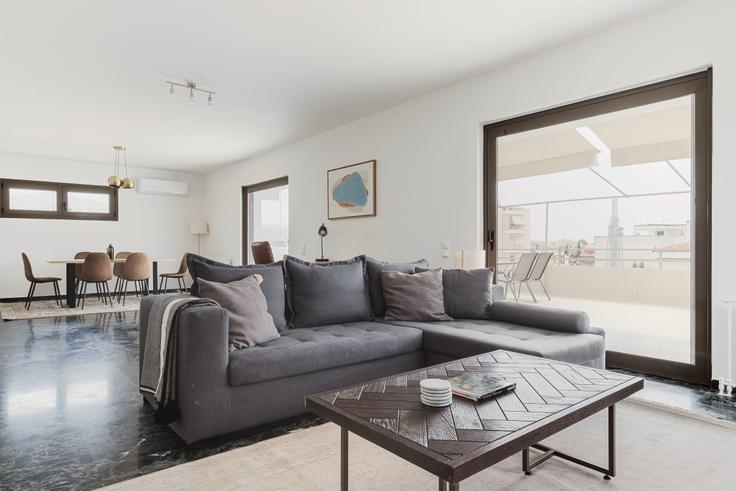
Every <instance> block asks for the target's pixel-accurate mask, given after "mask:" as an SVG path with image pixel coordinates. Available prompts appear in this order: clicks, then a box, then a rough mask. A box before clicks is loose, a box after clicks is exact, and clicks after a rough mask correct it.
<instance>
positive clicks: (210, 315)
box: [177, 305, 229, 395]
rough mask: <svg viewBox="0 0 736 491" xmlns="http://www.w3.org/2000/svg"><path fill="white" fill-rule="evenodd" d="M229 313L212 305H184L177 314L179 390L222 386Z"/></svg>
mask: <svg viewBox="0 0 736 491" xmlns="http://www.w3.org/2000/svg"><path fill="white" fill-rule="evenodd" d="M228 327H229V315H228V312H227V310H225V309H223V308H222V307H217V306H214V305H206V306H196V307H191V308H185V309H184V310H183V311H182V312H181V313H180V314H179V327H178V340H177V355H178V359H177V367H178V374H177V383H178V387H179V393H180V395H181V391H182V390H184V391H187V390H209V389H213V388H220V387H226V386H227V385H228V381H227V365H228V361H229V350H228Z"/></svg>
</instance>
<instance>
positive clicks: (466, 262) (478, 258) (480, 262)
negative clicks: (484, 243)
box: [453, 251, 486, 269]
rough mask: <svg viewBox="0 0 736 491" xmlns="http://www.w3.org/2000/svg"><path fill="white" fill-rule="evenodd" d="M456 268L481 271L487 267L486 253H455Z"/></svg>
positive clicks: (454, 263)
mask: <svg viewBox="0 0 736 491" xmlns="http://www.w3.org/2000/svg"><path fill="white" fill-rule="evenodd" d="M453 265H454V267H456V268H460V269H481V268H485V267H486V251H455V260H454V262H453Z"/></svg>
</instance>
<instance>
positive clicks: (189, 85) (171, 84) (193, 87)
mask: <svg viewBox="0 0 736 491" xmlns="http://www.w3.org/2000/svg"><path fill="white" fill-rule="evenodd" d="M166 83H167V84H168V85H169V94H173V93H174V86H176V87H181V88H183V89H189V100H190V101H193V100H194V91H195V90H196V91H197V92H204V93H205V94H207V104H209V105H210V106H211V105H212V96H213V95H215V91H214V90H206V89H200V88H199V87H197V84H195V83H194V82H186V83H181V82H172V81H170V80H167V81H166Z"/></svg>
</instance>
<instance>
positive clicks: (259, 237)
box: [243, 177, 289, 264]
mask: <svg viewBox="0 0 736 491" xmlns="http://www.w3.org/2000/svg"><path fill="white" fill-rule="evenodd" d="M261 241H268V242H269V243H270V244H271V250H272V251H273V256H274V260H275V261H278V260H280V259H282V258H283V257H284V255H286V254H288V253H289V179H288V178H287V177H283V178H280V179H274V180H272V181H267V182H262V183H259V184H254V185H252V186H246V187H244V188H243V263H244V264H246V263H247V264H252V263H253V262H254V261H253V252H252V250H251V244H253V242H261Z"/></svg>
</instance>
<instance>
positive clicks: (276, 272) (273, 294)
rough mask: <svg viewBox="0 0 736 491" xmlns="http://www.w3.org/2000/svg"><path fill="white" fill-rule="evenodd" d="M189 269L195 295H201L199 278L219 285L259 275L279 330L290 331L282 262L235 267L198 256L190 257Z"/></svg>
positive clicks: (262, 289) (190, 255) (188, 257)
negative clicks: (287, 321) (287, 319)
mask: <svg viewBox="0 0 736 491" xmlns="http://www.w3.org/2000/svg"><path fill="white" fill-rule="evenodd" d="M187 267H188V268H189V274H190V275H191V277H192V288H191V292H192V295H195V296H199V285H198V284H197V279H198V278H203V279H205V280H208V281H216V282H218V283H229V282H231V281H235V280H242V279H243V278H245V277H246V276H250V275H252V274H256V273H258V274H259V275H261V276H262V277H263V282H262V283H261V291H262V292H263V295H264V296H265V297H266V304H267V305H268V313H269V314H271V317H273V323H274V325H275V326H276V329H278V330H279V331H282V330H284V329H286V327H287V326H286V292H285V286H284V269H283V264H282V262H281V261H278V262H275V263H271V264H255V265H250V266H231V265H229V264H225V263H220V262H217V261H213V260H212V259H207V258H206V257H202V256H198V255H196V254H188V255H187Z"/></svg>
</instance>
